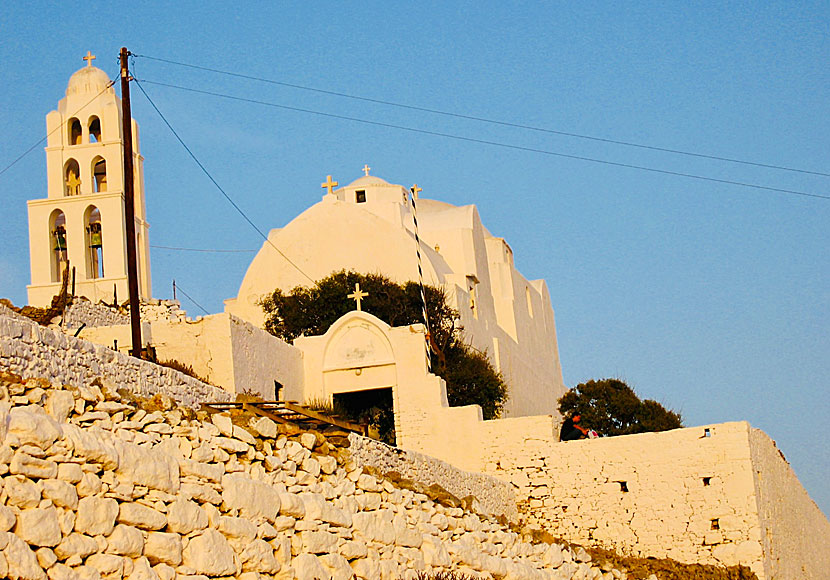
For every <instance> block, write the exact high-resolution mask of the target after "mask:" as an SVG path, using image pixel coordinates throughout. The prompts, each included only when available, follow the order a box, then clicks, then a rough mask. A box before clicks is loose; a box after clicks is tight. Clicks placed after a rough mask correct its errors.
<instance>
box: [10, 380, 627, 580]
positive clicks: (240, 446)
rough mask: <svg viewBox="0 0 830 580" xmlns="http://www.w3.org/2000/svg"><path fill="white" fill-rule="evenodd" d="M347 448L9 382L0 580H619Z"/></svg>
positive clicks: (337, 438) (243, 422)
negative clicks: (441, 578)
mask: <svg viewBox="0 0 830 580" xmlns="http://www.w3.org/2000/svg"><path fill="white" fill-rule="evenodd" d="M122 392H124V391H122ZM348 441H349V440H348V438H346V437H344V436H343V433H342V432H335V433H328V434H322V433H309V432H301V431H299V430H298V429H292V428H290V427H287V426H283V425H277V424H275V423H273V422H272V421H270V420H269V419H267V418H263V417H247V416H244V415H235V416H233V417H231V416H228V415H226V414H222V415H220V414H216V415H213V416H212V417H211V418H210V420H207V418H206V417H205V416H204V414H201V415H196V414H195V413H194V412H193V411H192V410H189V409H188V408H186V407H175V406H174V405H173V403H172V401H171V400H170V399H168V398H166V397H163V396H160V395H159V396H156V397H155V398H154V399H152V400H149V401H146V400H145V401H138V402H134V401H132V400H130V399H125V398H122V397H121V396H119V395H118V394H117V393H116V392H114V391H112V390H109V389H106V388H104V389H101V388H99V387H98V386H96V385H93V384H79V385H78V386H77V387H67V388H60V387H53V386H51V384H50V382H49V381H46V380H36V379H29V380H26V381H22V380H21V379H19V377H15V376H13V375H9V374H3V375H2V376H0V484H1V486H2V488H1V491H0V577H4V578H5V577H7V578H10V579H12V580H47V579H48V580H122V579H127V580H208V579H209V578H230V577H234V578H240V579H243V580H260V579H272V578H273V579H275V580H277V579H285V580H294V579H298V580H312V579H321V580H329V579H336V580H349V579H353V578H355V579H366V580H378V579H380V580H396V579H398V578H407V579H410V578H413V577H414V575H415V571H418V570H421V571H426V572H439V571H448V570H454V571H462V572H466V573H468V574H470V575H471V576H472V577H474V578H496V577H498V578H504V579H506V580H518V579H526V580H535V579H551V580H553V579H598V578H602V579H604V580H612V579H616V578H625V574H624V573H621V572H619V571H612V570H608V571H606V572H602V571H601V570H600V569H599V568H598V567H596V566H594V565H592V563H591V562H590V556H588V555H587V553H586V552H585V551H584V550H577V551H576V552H573V551H572V550H571V549H570V548H567V547H563V546H560V545H557V544H546V543H531V542H526V541H523V540H522V538H521V537H520V536H519V535H517V534H516V533H514V532H512V531H510V529H509V528H506V527H505V526H502V525H501V524H499V523H497V522H496V521H494V520H493V519H490V518H487V517H483V516H481V515H478V514H475V513H471V512H465V511H464V510H463V509H461V508H459V507H446V506H444V505H441V504H437V503H435V502H433V501H432V500H430V499H429V498H428V497H427V496H425V495H423V494H420V493H416V492H413V491H411V490H407V489H400V488H397V487H396V486H394V485H392V483H391V482H390V481H388V480H384V479H382V478H378V477H375V476H374V475H371V474H368V473H365V472H364V471H363V470H362V469H361V468H359V467H358V466H357V464H356V463H355V462H354V461H353V460H352V459H351V457H350V454H349V451H348V448H347V447H346V446H347V445H348Z"/></svg>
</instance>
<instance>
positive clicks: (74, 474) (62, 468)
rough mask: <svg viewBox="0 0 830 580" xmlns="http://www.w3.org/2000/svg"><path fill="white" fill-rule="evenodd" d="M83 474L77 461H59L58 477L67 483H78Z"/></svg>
mask: <svg viewBox="0 0 830 580" xmlns="http://www.w3.org/2000/svg"><path fill="white" fill-rule="evenodd" d="M83 476H84V472H83V470H82V469H81V466H80V465H78V464H77V463H61V464H60V465H58V479H60V480H61V481H66V482H68V483H78V482H79V481H81V479H82V478H83Z"/></svg>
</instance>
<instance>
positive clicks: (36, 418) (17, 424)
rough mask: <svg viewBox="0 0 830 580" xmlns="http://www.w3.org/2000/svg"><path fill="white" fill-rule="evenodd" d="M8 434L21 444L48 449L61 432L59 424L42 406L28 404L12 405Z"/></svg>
mask: <svg viewBox="0 0 830 580" xmlns="http://www.w3.org/2000/svg"><path fill="white" fill-rule="evenodd" d="M8 434H9V435H14V436H16V437H17V439H18V440H19V441H20V444H21V445H35V446H36V447H40V448H41V449H48V448H49V446H50V445H52V443H54V442H55V441H56V440H57V439H59V438H60V437H61V435H62V434H63V432H62V431H61V426H60V424H58V422H57V421H55V420H54V419H53V418H52V417H50V416H49V415H47V414H46V411H44V410H43V408H42V407H39V406H37V405H29V406H25V407H13V408H12V409H11V410H10V411H9V423H8Z"/></svg>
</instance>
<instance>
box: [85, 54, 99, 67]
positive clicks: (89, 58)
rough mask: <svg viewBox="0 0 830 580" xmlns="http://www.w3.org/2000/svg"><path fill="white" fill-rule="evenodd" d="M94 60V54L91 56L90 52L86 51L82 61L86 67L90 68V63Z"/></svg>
mask: <svg viewBox="0 0 830 580" xmlns="http://www.w3.org/2000/svg"><path fill="white" fill-rule="evenodd" d="M95 58H96V57H95V55H94V54H92V52H90V51H86V56H85V57H84V60H85V61H86V66H92V61H93V60H95Z"/></svg>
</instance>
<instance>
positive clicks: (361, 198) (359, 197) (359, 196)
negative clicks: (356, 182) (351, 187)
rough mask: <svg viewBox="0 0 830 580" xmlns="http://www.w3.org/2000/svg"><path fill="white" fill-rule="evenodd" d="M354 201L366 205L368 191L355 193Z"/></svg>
mask: <svg viewBox="0 0 830 580" xmlns="http://www.w3.org/2000/svg"><path fill="white" fill-rule="evenodd" d="M354 200H355V202H356V203H366V191H365V190H363V189H358V190H357V191H355V192H354Z"/></svg>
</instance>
